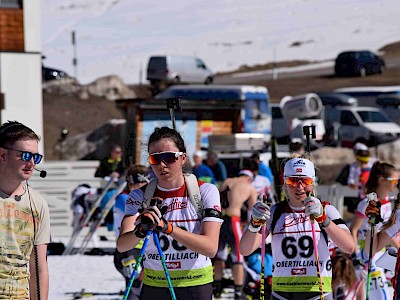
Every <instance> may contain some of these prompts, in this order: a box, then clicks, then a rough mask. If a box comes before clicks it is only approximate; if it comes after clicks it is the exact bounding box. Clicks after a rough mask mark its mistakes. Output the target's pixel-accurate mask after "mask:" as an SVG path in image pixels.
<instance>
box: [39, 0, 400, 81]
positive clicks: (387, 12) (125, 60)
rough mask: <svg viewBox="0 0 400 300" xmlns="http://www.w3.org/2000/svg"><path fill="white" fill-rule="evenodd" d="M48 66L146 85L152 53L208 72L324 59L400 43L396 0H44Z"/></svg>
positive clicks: (81, 78)
mask: <svg viewBox="0 0 400 300" xmlns="http://www.w3.org/2000/svg"><path fill="white" fill-rule="evenodd" d="M41 6H42V40H43V54H44V55H45V56H46V57H47V58H46V60H45V61H44V64H45V65H48V66H52V67H55V68H60V69H63V70H65V71H67V72H68V73H69V74H70V75H74V69H73V66H72V58H73V48H72V45H71V32H72V31H73V30H75V31H76V37H77V53H78V79H79V81H80V82H81V83H88V82H91V81H93V80H95V79H96V78H98V77H101V76H105V75H110V74H116V75H119V76H120V77H122V78H123V80H124V81H125V82H127V83H137V82H138V81H139V76H141V78H142V81H143V82H145V69H146V65H147V61H148V58H149V56H150V55H153V54H180V55H196V56H198V57H201V58H202V59H204V61H205V62H206V64H207V65H208V66H209V67H210V68H211V69H212V70H213V71H216V72H217V71H227V70H232V69H236V68H237V67H239V66H241V65H244V64H246V65H254V64H260V63H266V62H271V61H273V60H274V59H275V60H279V61H282V60H292V59H307V60H329V59H334V58H335V57H336V55H337V54H338V52H340V51H342V50H348V49H361V48H365V49H371V50H377V49H378V48H380V47H382V46H383V45H385V44H388V43H391V42H395V41H397V40H398V32H400V22H398V12H399V10H400V4H399V2H398V0H385V1H376V0H352V1H344V0H296V1H294V0H282V1H272V0H251V1H233V0H213V1H211V0H191V1H187V0H172V1H162V0H124V1H121V0H96V1H93V0H41Z"/></svg>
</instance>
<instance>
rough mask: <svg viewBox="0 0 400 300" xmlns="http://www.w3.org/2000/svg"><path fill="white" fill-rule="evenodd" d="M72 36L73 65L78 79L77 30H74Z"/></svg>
mask: <svg viewBox="0 0 400 300" xmlns="http://www.w3.org/2000/svg"><path fill="white" fill-rule="evenodd" d="M71 37H72V47H73V58H72V65H73V67H74V77H75V80H76V81H78V58H77V49H76V47H77V46H76V37H75V31H72V33H71Z"/></svg>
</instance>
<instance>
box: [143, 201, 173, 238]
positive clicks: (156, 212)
mask: <svg viewBox="0 0 400 300" xmlns="http://www.w3.org/2000/svg"><path fill="white" fill-rule="evenodd" d="M162 201H163V200H162V199H161V198H159V197H153V198H151V200H150V207H148V208H144V209H143V211H142V212H141V214H140V215H139V217H138V221H139V222H140V226H141V227H142V228H143V230H144V231H146V232H147V231H148V230H158V231H160V232H164V233H166V234H171V233H172V231H173V226H172V224H171V223H170V222H168V221H167V220H165V219H164V217H163V215H164V214H165V213H166V212H167V209H168V207H167V206H166V205H164V206H162Z"/></svg>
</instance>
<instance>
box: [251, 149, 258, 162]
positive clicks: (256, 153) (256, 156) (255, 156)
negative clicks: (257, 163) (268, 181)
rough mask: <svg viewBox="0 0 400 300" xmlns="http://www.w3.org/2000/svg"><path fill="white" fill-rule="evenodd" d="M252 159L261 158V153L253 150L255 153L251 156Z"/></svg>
mask: <svg viewBox="0 0 400 300" xmlns="http://www.w3.org/2000/svg"><path fill="white" fill-rule="evenodd" d="M250 158H251V159H257V160H260V154H259V153H258V152H257V151H256V152H253V154H252V155H251V156H250Z"/></svg>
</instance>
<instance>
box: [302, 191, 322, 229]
mask: <svg viewBox="0 0 400 300" xmlns="http://www.w3.org/2000/svg"><path fill="white" fill-rule="evenodd" d="M304 206H305V207H306V215H308V216H310V218H311V219H315V220H316V221H317V222H318V223H319V224H322V223H323V222H324V221H325V220H326V214H325V210H324V207H323V206H322V203H321V201H320V200H319V199H318V198H316V197H313V196H308V197H307V198H306V199H305V200H304Z"/></svg>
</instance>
